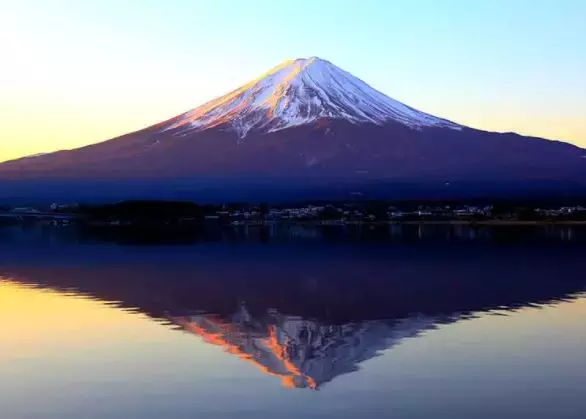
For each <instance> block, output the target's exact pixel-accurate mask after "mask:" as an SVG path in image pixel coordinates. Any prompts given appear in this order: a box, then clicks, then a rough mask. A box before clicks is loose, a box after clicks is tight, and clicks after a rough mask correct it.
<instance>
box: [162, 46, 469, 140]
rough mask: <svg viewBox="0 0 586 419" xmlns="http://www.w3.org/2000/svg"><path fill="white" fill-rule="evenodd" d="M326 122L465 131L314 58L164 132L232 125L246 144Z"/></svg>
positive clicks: (278, 70) (276, 71)
mask: <svg viewBox="0 0 586 419" xmlns="http://www.w3.org/2000/svg"><path fill="white" fill-rule="evenodd" d="M320 118H330V119H343V120H346V121H349V122H352V123H355V124H358V123H373V124H377V125H383V124H385V123H386V122H388V121H395V122H399V123H402V124H404V125H407V126H409V127H411V128H413V129H420V128H424V127H443V128H451V129H457V130H459V129H461V126H459V125H457V124H455V123H452V122H450V121H447V120H444V119H441V118H437V117H434V116H432V115H428V114H426V113H423V112H420V111H417V110H415V109H413V108H410V107H409V106H407V105H404V104H402V103H400V102H398V101H396V100H394V99H391V98H389V97H387V96H385V95H384V94H382V93H380V92H378V91H377V90H375V89H373V88H372V87H370V86H369V85H368V84H366V83H365V82H363V81H362V80H360V79H358V78H356V77H354V76H352V75H351V74H350V73H347V72H346V71H344V70H342V69H340V68H338V67H336V66H335V65H333V64H332V63H330V62H329V61H326V60H322V59H320V58H317V57H312V58H309V59H297V60H294V61H286V62H284V63H283V64H281V65H279V66H277V67H275V68H273V69H272V70H270V71H269V72H268V73H266V74H265V75H263V76H262V77H260V78H258V79H256V80H253V81H252V82H250V83H248V84H246V85H244V86H242V87H240V88H239V89H236V90H234V91H233V92H231V93H228V94H226V95H224V96H221V97H219V98H217V99H214V100H212V101H211V102H208V103H206V104H204V105H202V106H200V107H198V108H196V109H193V110H192V111H189V112H187V113H185V114H183V115H181V116H180V117H179V118H178V119H177V120H176V121H175V122H174V123H172V124H171V125H170V126H167V127H165V128H164V130H169V129H180V132H181V133H186V132H190V131H193V130H204V129H207V128H211V127H215V126H219V125H222V124H228V125H229V126H230V127H231V128H232V129H234V130H235V131H236V132H237V134H238V135H239V136H240V137H241V138H244V137H245V136H246V134H247V133H248V132H249V131H250V130H252V129H260V130H264V131H266V132H274V131H278V130H282V129H284V128H288V127H293V126H298V125H303V124H307V123H311V122H314V121H316V120H318V119H320Z"/></svg>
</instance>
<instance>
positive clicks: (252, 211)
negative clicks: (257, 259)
mask: <svg viewBox="0 0 586 419" xmlns="http://www.w3.org/2000/svg"><path fill="white" fill-rule="evenodd" d="M14 222H40V223H44V224H52V225H62V224H71V223H85V224H92V225H110V226H116V225H140V224H156V223H161V224H174V225H178V224H179V225H181V224H189V223H201V222H214V223H219V224H222V225H233V226H237V225H251V224H265V223H276V222H296V223H317V224H328V225H329V224H333V225H344V224H362V223H379V224H380V223H438V224H441V223H465V224H474V223H479V224H491V223H492V224H498V223H503V224H507V223H556V222H558V223H581V222H585V223H586V206H582V205H565V206H555V205H548V206H536V205H535V204H532V205H528V204H525V205H520V204H518V203H494V204H467V203H451V204H437V203H436V204H429V203H415V202H403V203H388V202H383V201H374V202H350V203H319V204H318V203H312V204H308V203H303V204H289V205H269V204H267V203H260V204H257V205H254V204H245V203H231V204H223V205H198V204H196V203H193V202H183V201H123V202H119V203H116V204H108V205H81V204H77V203H72V204H62V203H53V204H51V205H48V206H14V207H0V223H14Z"/></svg>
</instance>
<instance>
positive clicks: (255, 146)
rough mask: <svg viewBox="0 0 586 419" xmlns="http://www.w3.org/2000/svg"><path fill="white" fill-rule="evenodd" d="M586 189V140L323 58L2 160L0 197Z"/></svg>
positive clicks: (290, 63) (285, 66)
mask: <svg viewBox="0 0 586 419" xmlns="http://www.w3.org/2000/svg"><path fill="white" fill-rule="evenodd" d="M544 191H548V192H553V193H583V192H586V150H584V149H581V148H579V147H576V146H573V145H570V144H567V143H562V142H557V141H550V140H545V139H540V138H532V137H523V136H520V135H517V134H513V133H491V132H486V131H481V130H477V129H472V128H469V127H465V126H462V125H459V124H457V123H454V122H451V121H448V120H445V119H442V118H438V117H435V116H432V115H429V114H426V113H424V112H420V111H418V110H415V109H413V108H411V107H409V106H407V105H404V104H402V103H400V102H398V101H396V100H394V99H391V98H389V97H387V96H386V95H384V94H383V93H381V92H378V91H377V90H375V89H373V88H372V87H370V86H369V85H368V84H366V83H365V82H363V81H361V80H359V79H358V78H356V77H354V76H352V75H351V74H349V73H347V72H345V71H344V70H342V69H340V68H338V67H336V66H335V65H333V64H332V63H330V62H328V61H326V60H323V59H319V58H315V57H313V58H309V59H298V60H294V61H287V62H285V63H283V64H281V65H279V66H277V67H275V68H273V69H272V70H270V71H269V72H267V73H266V74H264V75H263V76H261V77H260V78H258V79H256V80H253V81H251V82H250V83H247V84H246V85H244V86H242V87H240V88H238V89H236V90H234V91H232V92H230V93H228V94H226V95H224V96H221V97H219V98H217V99H214V100H212V101H210V102H208V103H206V104H204V105H202V106H200V107H198V108H195V109H193V110H191V111H189V112H186V113H184V114H182V115H179V116H177V117H175V118H172V119H170V120H168V121H164V122H161V123H159V124H156V125H153V126H151V127H148V128H146V129H143V130H140V131H137V132H133V133H130V134H127V135H123V136H121V137H118V138H114V139H112V140H108V141H105V142H102V143H99V144H94V145H90V146H87V147H82V148H79V149H75V150H68V151H59V152H56V153H49V154H42V155H36V156H30V157H27V158H23V159H18V160H14V161H9V162H5V163H3V164H0V192H3V193H4V195H11V194H12V195H18V194H22V195H26V194H29V195H31V196H32V195H35V194H37V195H38V194H42V193H46V194H48V193H51V194H57V195H59V194H61V195H64V196H67V197H68V198H71V197H73V196H78V197H83V196H85V197H95V196H98V195H104V196H111V197H118V198H125V197H129V198H130V197H139V196H140V197H162V196H164V197H189V198H196V199H197V198H201V199H204V198H207V197H209V198H210V199H217V200H221V199H246V198H254V199H256V198H259V199H266V198H270V197H275V196H277V195H279V196H282V197H289V198H292V197H298V198H302V197H305V198H309V197H322V198H332V197H348V196H372V197H374V196H375V195H376V196H377V197H383V196H384V197H399V196H408V195H412V196H425V197H429V196H449V195H462V194H464V195H466V194H469V195H470V194H475V195H486V194H488V195H490V194H506V193H538V192H541V193H543V192H544Z"/></svg>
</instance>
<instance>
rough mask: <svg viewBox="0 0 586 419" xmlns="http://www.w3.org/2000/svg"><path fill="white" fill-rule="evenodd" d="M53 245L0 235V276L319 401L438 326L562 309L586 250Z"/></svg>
mask: <svg viewBox="0 0 586 419" xmlns="http://www.w3.org/2000/svg"><path fill="white" fill-rule="evenodd" d="M307 231H310V230H307ZM418 231H419V233H420V230H418ZM12 233H14V231H12ZM21 233H22V232H21ZM25 233H26V234H29V236H28V239H23V237H26V234H25ZM23 234H24V235H23ZM53 234H54V233H52V232H51V233H47V232H46V231H45V232H43V231H40V232H39V231H37V230H34V231H32V230H31V231H28V232H24V233H22V234H13V235H10V234H4V235H3V236H1V235H0V276H2V277H4V278H7V279H8V280H10V281H15V282H18V283H21V284H25V285H27V286H34V287H42V288H51V289H53V290H57V291H61V292H64V293H74V294H78V295H84V296H88V297H90V298H93V299H97V300H101V301H106V302H111V303H114V305H116V306H118V307H120V308H123V309H127V310H132V311H140V312H142V313H145V314H147V315H149V316H151V317H152V318H154V319H157V320H159V321H164V322H166V323H167V324H169V325H170V326H171V327H173V328H177V329H180V330H184V331H187V332H190V333H193V334H195V335H197V336H199V337H200V338H201V339H203V340H204V341H205V342H207V343H209V344H212V345H218V346H220V347H222V348H223V349H224V350H225V351H227V352H228V353H230V354H234V355H235V356H238V357H239V358H240V359H242V360H245V361H248V362H251V363H253V364H254V365H255V366H256V367H258V369H259V370H261V371H263V372H265V373H267V374H271V375H275V376H278V377H280V378H281V381H282V384H283V385H284V386H286V387H290V388H309V389H319V388H322V387H323V386H324V384H325V383H328V382H330V381H332V380H334V379H335V378H336V377H338V376H340V375H342V374H348V373H351V372H353V371H356V370H357V369H358V368H359V367H360V363H362V362H363V361H365V360H368V359H370V358H373V357H375V356H377V355H379V354H381V352H382V351H383V350H387V349H390V348H392V347H393V346H395V345H398V344H400V343H401V341H402V340H403V339H405V338H414V337H417V336H419V335H420V334H422V333H424V332H426V331H428V330H430V329H433V328H435V327H437V326H438V325H440V324H446V323H452V322H457V321H459V320H461V319H466V318H470V317H473V316H476V315H479V314H480V313H483V312H494V313H495V314H506V313H507V312H508V311H511V310H517V309H520V308H523V307H527V306H537V307H538V306H541V305H548V304H553V303H556V302H559V301H565V300H568V299H572V298H575V297H576V296H578V295H580V294H581V293H582V292H583V291H584V289H585V285H586V280H585V278H584V277H583V276H582V275H580V274H579V273H580V272H581V257H582V255H583V252H584V250H585V249H586V246H585V245H584V244H582V242H581V241H578V242H577V243H573V245H571V246H569V245H564V244H563V243H564V240H565V239H564V237H566V236H564V235H562V236H559V237H558V239H556V240H553V239H551V237H550V236H548V235H547V234H545V235H543V236H539V235H537V236H535V235H534V236H532V237H533V239H532V240H529V241H523V242H522V243H518V242H515V241H513V242H504V243H501V242H499V243H495V242H494V241H490V240H485V239H486V235H483V234H480V237H481V238H480V239H477V238H475V237H476V236H475V237H473V239H468V240H464V241H458V240H451V241H449V240H446V239H445V238H446V237H453V236H449V235H447V234H444V233H440V234H439V235H430V237H434V238H435V239H434V240H430V241H425V240H419V241H417V240H415V241H407V242H403V241H399V242H397V241H392V240H387V241H380V240H375V241H366V242H364V241H363V242H361V243H357V242H356V241H354V240H323V236H322V235H320V234H319V233H315V235H314V236H311V234H309V233H308V234H305V235H301V237H302V239H298V238H299V237H300V235H299V234H297V235H293V236H291V235H289V236H287V239H286V240H268V242H267V241H266V240H265V242H263V240H231V241H230V240H225V239H224V240H222V241H217V242H214V241H208V242H203V243H201V242H200V243H198V244H196V245H187V246H177V245H173V246H164V245H160V246H138V245H130V246H120V245H117V244H113V243H109V242H99V241H96V240H88V239H87V238H84V237H80V236H78V235H77V234H70V235H66V238H64V237H63V236H54V235H53ZM235 234H236V236H237V235H238V233H235ZM532 234H533V233H532ZM580 234H581V233H578V234H574V235H573V236H572V237H581V236H580ZM419 236H421V234H418V237H419ZM292 237H293V239H292ZM308 237H309V239H308ZM437 237H444V239H442V240H438V239H437ZM535 237H545V238H548V237H549V239H544V240H535ZM554 237H557V236H554ZM281 238H282V237H281ZM295 238H297V239H295ZM419 238H421V237H419Z"/></svg>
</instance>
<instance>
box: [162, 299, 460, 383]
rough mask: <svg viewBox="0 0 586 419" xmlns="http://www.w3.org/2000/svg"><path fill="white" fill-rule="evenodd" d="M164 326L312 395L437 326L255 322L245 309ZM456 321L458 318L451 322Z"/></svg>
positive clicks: (271, 318)
mask: <svg viewBox="0 0 586 419" xmlns="http://www.w3.org/2000/svg"><path fill="white" fill-rule="evenodd" d="M168 320H169V321H170V322H171V323H173V324H175V325H177V326H179V327H181V328H182V329H183V330H185V331H187V332H190V333H193V334H195V335H198V336H200V337H201V338H202V339H203V340H204V341H205V342H207V343H210V344H212V345H216V346H220V347H222V348H224V350H225V351H226V352H228V353H230V354H232V355H236V356H238V357H239V358H240V359H242V360H245V361H247V362H250V363H252V364H253V365H255V366H256V367H257V368H259V369H260V370H261V371H263V372H265V373H267V374H269V375H273V376H276V377H280V378H281V380H282V385H283V386H284V387H287V388H310V389H313V390H317V389H319V388H321V387H322V386H323V385H324V384H325V383H328V382H330V381H332V380H334V379H335V378H336V377H338V376H340V375H343V374H348V373H351V372H354V371H356V370H358V369H359V368H360V363H362V362H364V361H366V360H368V359H371V358H374V357H376V356H378V355H379V354H380V352H381V351H383V350H385V349H389V348H391V347H393V346H395V345H398V344H399V343H400V342H401V341H402V340H403V339H406V338H412V337H415V336H418V335H420V334H421V333H424V332H425V331H428V330H430V329H433V328H434V327H435V324H436V323H437V322H438V319H436V318H433V317H427V316H412V317H409V318H405V319H398V320H393V321H391V320H388V321H385V320H370V321H363V322H353V323H348V324H342V325H330V324H323V323H319V322H316V321H312V320H307V319H302V318H300V317H297V316H287V315H283V314H280V313H278V312H276V311H275V310H270V311H269V312H268V313H267V315H266V316H264V317H263V318H256V319H255V318H253V317H252V316H251V315H250V313H249V312H248V310H247V309H246V307H245V306H242V307H240V309H239V310H238V311H237V312H236V313H235V314H234V315H233V317H232V319H222V318H220V317H219V316H216V315H207V314H196V315H192V316H182V317H181V316H180V317H170V318H169V319H168ZM455 320H457V316H454V318H453V319H451V321H455ZM443 321H444V322H446V321H448V320H447V319H444V320H443Z"/></svg>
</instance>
